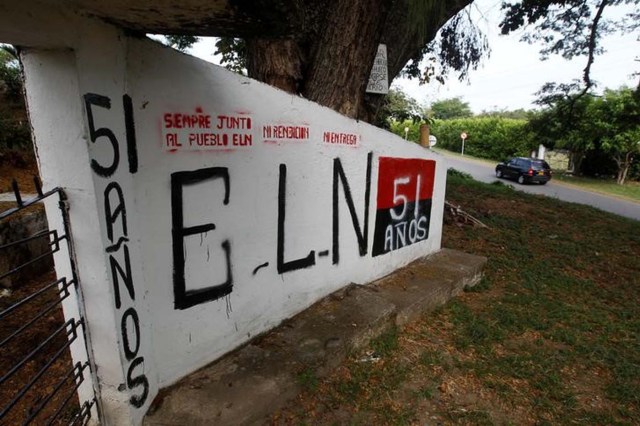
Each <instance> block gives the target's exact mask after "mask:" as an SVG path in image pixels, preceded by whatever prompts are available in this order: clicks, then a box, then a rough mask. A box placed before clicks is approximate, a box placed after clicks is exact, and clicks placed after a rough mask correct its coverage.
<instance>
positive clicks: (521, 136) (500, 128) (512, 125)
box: [431, 117, 538, 161]
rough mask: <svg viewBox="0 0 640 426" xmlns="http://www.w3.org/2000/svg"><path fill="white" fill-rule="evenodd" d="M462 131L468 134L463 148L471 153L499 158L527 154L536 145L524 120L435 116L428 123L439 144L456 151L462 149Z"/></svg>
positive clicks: (500, 159) (493, 158) (497, 159)
mask: <svg viewBox="0 0 640 426" xmlns="http://www.w3.org/2000/svg"><path fill="white" fill-rule="evenodd" d="M462 132H464V133H466V134H467V135H468V137H467V139H466V140H465V147H464V152H465V153H468V154H469V155H471V156H474V157H480V158H487V159H491V160H496V161H502V160H504V159H505V158H507V157H513V156H529V154H530V153H531V151H532V149H535V148H536V147H537V146H538V144H537V141H536V140H535V138H534V137H533V135H532V134H531V133H530V132H529V131H528V129H527V122H526V121H525V120H516V119H511V118H500V117H471V118H458V119H453V120H435V122H434V123H433V124H432V126H431V134H433V135H434V136H436V137H437V138H438V146H440V147H442V148H445V149H448V150H450V151H455V152H460V151H461V148H462V140H461V139H460V134H461V133H462Z"/></svg>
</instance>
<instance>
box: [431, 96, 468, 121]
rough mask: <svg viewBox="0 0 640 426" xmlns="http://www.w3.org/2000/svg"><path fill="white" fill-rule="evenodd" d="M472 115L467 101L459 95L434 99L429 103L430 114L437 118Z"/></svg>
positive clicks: (446, 118) (445, 118) (448, 118)
mask: <svg viewBox="0 0 640 426" xmlns="http://www.w3.org/2000/svg"><path fill="white" fill-rule="evenodd" d="M472 115H473V112H471V108H470V107H469V103H468V102H465V101H463V100H462V99H461V98H459V97H456V98H451V99H444V100H441V101H435V102H433V103H432V104H431V116H432V117H433V118H435V119H438V120H450V119H452V118H468V117H471V116H472Z"/></svg>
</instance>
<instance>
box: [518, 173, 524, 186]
mask: <svg viewBox="0 0 640 426" xmlns="http://www.w3.org/2000/svg"><path fill="white" fill-rule="evenodd" d="M518 183H519V184H520V185H524V176H522V175H520V176H518Z"/></svg>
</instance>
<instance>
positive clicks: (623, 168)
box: [615, 153, 631, 185]
mask: <svg viewBox="0 0 640 426" xmlns="http://www.w3.org/2000/svg"><path fill="white" fill-rule="evenodd" d="M615 161H616V163H617V164H618V176H617V179H616V181H617V182H618V185H624V183H625V181H626V180H627V175H628V174H629V169H630V168H631V153H627V154H626V155H625V156H624V158H616V159H615Z"/></svg>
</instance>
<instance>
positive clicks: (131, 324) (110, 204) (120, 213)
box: [84, 93, 149, 408]
mask: <svg viewBox="0 0 640 426" xmlns="http://www.w3.org/2000/svg"><path fill="white" fill-rule="evenodd" d="M122 102H123V109H124V121H125V131H126V145H127V159H128V164H129V173H131V174H135V173H136V172H137V171H138V153H137V148H136V135H135V124H134V120H133V106H132V102H131V98H130V97H129V96H128V95H124V96H123V97H122ZM84 104H85V108H86V112H87V121H88V127H89V138H90V139H91V142H92V143H108V144H109V146H110V147H111V154H110V156H108V155H106V156H105V157H106V158H111V162H110V163H103V162H102V161H99V160H98V159H95V158H92V159H91V168H92V170H93V172H94V173H95V174H96V175H98V176H100V177H101V178H104V179H108V178H110V177H111V176H113V175H114V173H115V172H116V171H117V170H118V168H119V166H120V144H119V142H118V139H117V138H116V136H115V134H114V132H113V131H112V130H111V129H109V128H107V127H96V122H95V119H94V107H98V108H103V109H107V110H110V109H111V99H110V98H108V97H106V96H102V95H98V94H95V93H87V94H85V95H84ZM103 197H104V198H103V204H104V217H103V219H104V222H105V224H106V228H107V238H108V240H109V242H110V243H111V244H110V245H109V246H108V247H106V248H105V253H106V255H107V256H108V259H109V267H110V272H111V281H112V285H113V295H114V304H115V307H116V310H117V311H118V313H119V314H120V333H121V335H120V337H121V338H122V350H123V352H124V353H123V355H124V358H125V359H126V360H127V363H128V367H127V377H126V386H127V389H129V390H131V391H133V394H132V395H131V396H130V398H129V402H130V403H131V405H133V406H134V407H136V408H140V407H142V406H143V405H144V403H145V402H146V400H147V397H148V395H149V380H148V379H147V376H146V375H145V373H144V357H143V356H141V355H139V352H140V343H141V336H140V317H139V316H138V312H137V310H136V306H135V300H136V290H135V285H134V280H133V275H132V273H131V265H132V259H131V254H130V252H129V246H128V242H129V234H128V228H127V208H126V203H125V196H124V193H123V191H122V187H121V186H120V184H119V183H118V182H117V181H116V180H115V179H112V180H110V181H109V183H108V184H107V185H106V187H105V189H104V192H103Z"/></svg>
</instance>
